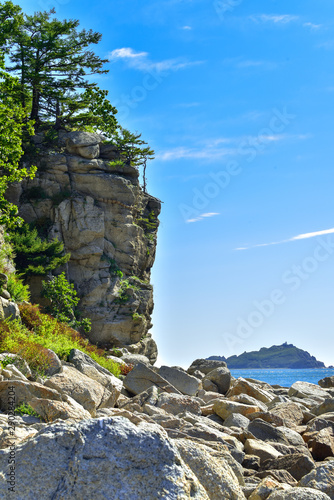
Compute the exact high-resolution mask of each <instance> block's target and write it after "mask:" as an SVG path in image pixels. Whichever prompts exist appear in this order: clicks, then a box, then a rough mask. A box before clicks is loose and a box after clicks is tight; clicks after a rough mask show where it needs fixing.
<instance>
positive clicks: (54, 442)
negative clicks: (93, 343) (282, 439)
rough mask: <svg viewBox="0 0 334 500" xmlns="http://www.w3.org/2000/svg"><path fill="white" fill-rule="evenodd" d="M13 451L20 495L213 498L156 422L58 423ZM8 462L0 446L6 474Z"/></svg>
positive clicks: (4, 491)
mask: <svg viewBox="0 0 334 500" xmlns="http://www.w3.org/2000/svg"><path fill="white" fill-rule="evenodd" d="M36 450H38V453H36ZM15 452H16V457H15V458H16V461H17V464H24V467H20V481H17V482H16V488H15V498H18V499H25V500H33V499H35V498H43V500H51V499H53V498H63V499H73V500H74V499H78V500H79V499H83V498H94V499H96V500H102V499H107V498H109V499H116V498H117V499H118V500H129V499H131V500H143V499H145V500H156V499H157V498H165V499H167V498H171V499H172V498H175V499H176V498H180V499H185V500H186V499H189V500H190V499H191V500H208V499H209V496H208V495H207V494H206V492H205V490H204V488H203V487H202V486H201V485H200V483H199V481H198V479H197V478H196V476H195V475H194V474H193V473H192V472H191V471H190V469H189V468H188V467H187V466H186V465H185V464H184V462H183V461H182V459H181V457H180V454H179V452H178V451H177V449H176V447H175V446H174V445H173V443H172V442H171V441H170V440H169V439H168V437H167V436H166V433H165V432H164V431H163V430H162V429H161V428H159V427H158V426H157V425H152V424H147V423H140V424H139V425H138V426H135V425H134V424H132V423H131V422H129V421H128V420H127V419H124V418H122V417H111V418H106V419H99V420H96V419H90V420H84V421H82V422H79V423H75V424H74V423H73V424H66V423H65V422H64V423H54V424H52V425H50V426H48V427H46V428H45V429H44V430H42V431H40V432H39V433H38V435H36V436H35V437H34V438H33V439H29V440H27V441H25V442H24V443H22V444H19V445H18V446H17V447H16V450H15ZM7 461H8V449H5V450H0V468H1V473H2V474H5V473H6V472H7ZM0 497H1V498H7V497H8V485H7V482H6V481H1V482H0ZM241 498H242V497H241Z"/></svg>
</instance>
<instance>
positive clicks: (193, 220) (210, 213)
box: [186, 212, 220, 222]
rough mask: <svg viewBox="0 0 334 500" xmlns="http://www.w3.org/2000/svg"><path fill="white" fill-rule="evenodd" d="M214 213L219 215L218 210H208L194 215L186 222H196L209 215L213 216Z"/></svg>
mask: <svg viewBox="0 0 334 500" xmlns="http://www.w3.org/2000/svg"><path fill="white" fill-rule="evenodd" d="M215 215H220V214H219V213H218V212H208V213H205V214H201V215H199V216H198V217H195V218H194V219H188V220H186V222H198V221H200V220H203V219H207V218H209V217H214V216H215Z"/></svg>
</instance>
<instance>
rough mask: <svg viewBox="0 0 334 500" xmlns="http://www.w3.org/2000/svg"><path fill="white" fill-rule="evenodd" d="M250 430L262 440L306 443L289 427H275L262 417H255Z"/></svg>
mask: <svg viewBox="0 0 334 500" xmlns="http://www.w3.org/2000/svg"><path fill="white" fill-rule="evenodd" d="M248 430H249V432H251V433H252V434H253V436H254V437H256V438H257V439H260V440H261V441H273V442H276V443H282V444H285V445H293V446H298V445H302V446H303V445H305V443H304V441H303V438H302V437H301V436H300V435H299V434H298V433H297V432H295V431H292V430H291V429H288V428H287V427H280V428H278V427H274V426H272V425H271V424H269V423H268V422H265V421H264V420H261V419H255V420H253V421H252V422H250V424H249V426H248Z"/></svg>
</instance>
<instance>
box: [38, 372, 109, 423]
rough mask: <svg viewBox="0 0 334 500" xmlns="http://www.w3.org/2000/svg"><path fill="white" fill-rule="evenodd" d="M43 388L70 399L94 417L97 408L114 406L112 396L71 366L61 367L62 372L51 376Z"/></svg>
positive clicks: (97, 383)
mask: <svg viewBox="0 0 334 500" xmlns="http://www.w3.org/2000/svg"><path fill="white" fill-rule="evenodd" d="M43 387H50V388H52V389H55V390H56V391H58V392H60V393H61V394H63V395H64V394H66V395H68V396H70V397H72V398H73V399H74V400H75V401H77V403H79V404H80V405H82V406H83V407H84V408H85V410H88V411H89V413H90V414H91V415H92V416H95V414H96V410H97V409H98V408H105V407H112V406H114V404H115V397H114V394H112V393H110V391H108V389H106V388H105V387H104V386H102V385H101V384H100V383H99V382H96V381H95V380H93V379H91V378H89V377H87V376H86V375H84V374H83V373H81V372H79V370H77V369H76V368H74V367H72V366H63V372H62V373H57V374H56V375H53V376H52V377H51V378H49V379H48V380H47V381H46V382H45V384H44V386H43Z"/></svg>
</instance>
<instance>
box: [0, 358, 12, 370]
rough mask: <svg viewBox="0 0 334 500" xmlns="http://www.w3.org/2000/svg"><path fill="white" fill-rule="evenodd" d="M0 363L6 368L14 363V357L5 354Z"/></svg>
mask: <svg viewBox="0 0 334 500" xmlns="http://www.w3.org/2000/svg"><path fill="white" fill-rule="evenodd" d="M0 364H1V366H2V368H6V366H8V365H11V364H13V358H11V357H10V356H5V357H4V358H3V359H2V360H1V361H0Z"/></svg>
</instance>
